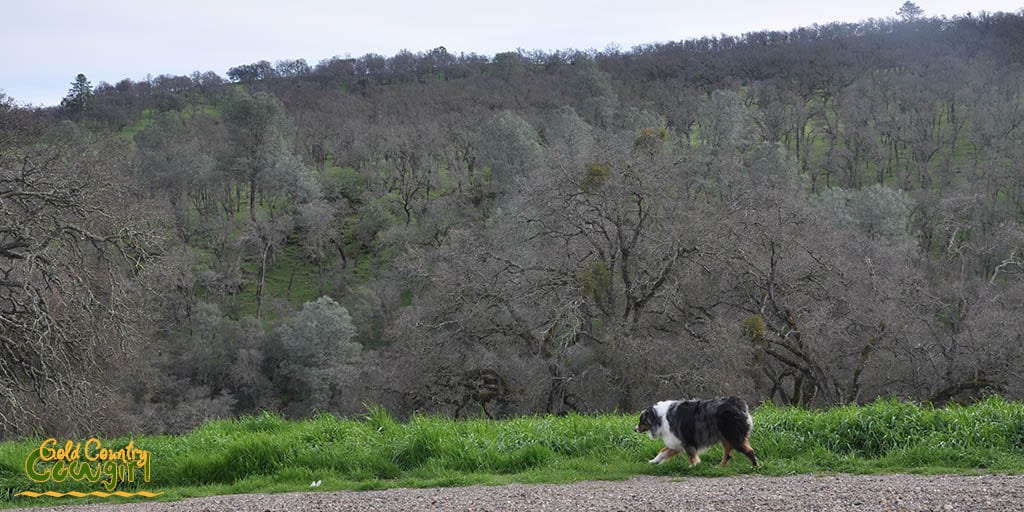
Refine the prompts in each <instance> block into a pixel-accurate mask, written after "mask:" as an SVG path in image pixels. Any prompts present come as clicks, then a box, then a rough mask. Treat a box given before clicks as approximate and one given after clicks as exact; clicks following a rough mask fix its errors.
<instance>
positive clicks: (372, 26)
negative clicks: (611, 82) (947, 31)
mask: <svg viewBox="0 0 1024 512" xmlns="http://www.w3.org/2000/svg"><path fill="white" fill-rule="evenodd" d="M902 1H903V0H891V1H890V0H845V1H835V0H831V1H830V0H824V1H823V0H795V1H769V0H717V1H712V0H676V1H662V0H645V1H623V0H618V1H605V0H586V1H580V0H573V1H565V2H560V1H556V0H518V1H514V2H501V3H500V5H499V4H495V5H487V4H488V2H485V1H445V0H420V1H416V2H407V1H400V2H393V1H372V0H361V1H358V2H351V1H346V0H292V1H288V0H273V1H268V0H244V1H242V0H173V1H171V0H159V1H150V0H74V1H57V0H0V13H2V15H3V17H4V19H5V22H4V24H3V29H2V30H0V47H2V48H3V54H2V56H0V90H2V91H3V92H5V93H6V94H7V95H8V96H11V97H13V98H15V99H16V100H18V101H19V102H21V103H32V104H36V105H53V104H57V103H59V102H60V99H61V98H62V97H64V95H65V94H67V91H68V89H69V87H70V83H71V82H72V81H73V80H74V77H75V75H77V74H78V73H84V74H85V75H86V76H87V77H88V78H89V80H90V81H91V82H92V84H93V85H96V84H98V83H100V82H101V81H106V82H110V83H115V82H117V81H119V80H121V79H122V78H131V79H133V80H144V79H145V78H146V76H147V75H152V76H157V75H161V74H175V75H187V74H190V73H191V72H192V71H197V70H198V71H215V72H216V73H218V74H220V75H221V76H225V74H226V72H227V69H228V68H230V67H233V66H237V65H239V64H248V63H252V62H256V61H258V60H268V61H270V62H276V61H278V60H281V59H298V58H304V59H306V61H307V62H309V63H310V65H315V64H316V63H317V62H318V61H320V60H321V59H324V58H327V57H331V56H333V55H343V56H344V55H346V54H347V55H350V56H352V57H359V56H361V55H363V54H366V53H369V52H373V53H380V54H383V55H386V56H390V55H392V54H394V53H396V52H397V51H399V50H402V49H408V50H410V51H413V52H418V51H423V50H429V49H431V48H435V47H437V46H444V47H446V48H447V49H448V51H449V52H451V53H456V54H457V53H459V52H466V53H469V52H475V53H480V54H485V55H493V54H494V53H496V52H501V51H506V50H515V49H516V48H524V49H527V50H532V49H542V50H554V49H567V48H577V49H588V48H594V49H604V48H606V47H607V46H608V45H609V44H617V45H619V46H620V47H622V48H623V49H629V48H630V47H632V46H634V45H637V44H643V43H652V42H664V41H678V40H682V39H689V38H692V37H699V36H703V35H719V34H730V35H738V34H741V33H743V32H749V31H752V30H761V29H789V28H793V27H798V26H806V25H810V24H813V23H828V22H831V21H860V20H864V19H867V18H885V17H892V16H895V13H896V10H897V9H898V8H899V6H900V4H902ZM916 3H917V4H918V5H919V6H920V7H921V8H922V9H924V11H925V14H926V15H929V16H931V15H946V16H951V15H954V14H963V13H964V12H967V11H972V12H974V13H978V12H981V11H983V10H984V11H989V12H995V11H1007V12H1016V11H1018V10H1020V9H1021V7H1024V5H1022V3H1021V1H1020V0H1018V1H1008V0H972V1H970V2H966V1H962V0H961V1H951V0H918V1H917V2H916Z"/></svg>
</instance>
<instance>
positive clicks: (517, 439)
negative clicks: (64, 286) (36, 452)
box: [0, 398, 1024, 506]
mask: <svg viewBox="0 0 1024 512" xmlns="http://www.w3.org/2000/svg"><path fill="white" fill-rule="evenodd" d="M635 421H636V418H635V417H634V416H633V415H600V416H581V415H568V416H564V417H553V416H533V417H520V418H513V419H508V420H502V421H490V420H484V419H478V420H453V419H450V418H439V417H429V416H415V417H413V418H411V419H410V420H409V421H407V422H404V423H401V422H398V421H396V420H395V419H394V418H392V417H391V416H390V415H389V414H388V413H387V412H386V411H384V410H383V409H380V408H370V410H369V411H368V413H367V414H366V415H365V416H364V417H361V418H357V419H339V418H336V417H334V416H331V415H328V414H323V415H320V416H317V417H316V418H313V419H309V420H305V421H287V420H284V419H281V418H279V417H277V416H274V415H271V414H263V415H260V416H254V417H247V418H241V419H236V420H225V421H214V422H210V423H207V424H206V425H204V426H202V427H200V428H198V429H196V430H195V431H193V432H191V433H189V434H187V435H183V436H145V437H142V438H139V439H136V443H135V444H136V445H137V446H138V447H140V448H143V449H147V450H149V451H150V452H151V453H152V457H153V479H152V481H151V482H149V483H148V484H147V483H142V482H138V481H137V482H135V483H134V484H128V485H127V486H124V487H123V489H125V490H129V491H131V490H136V489H139V490H141V489H146V490H160V491H164V492H165V495H164V497H165V498H172V499H173V498H181V497H184V496H196V495H208V494H220V493H235V492H257V491H260V492H275V491H288V490H308V489H309V484H310V482H312V481H315V480H322V481H323V485H322V486H321V487H319V488H318V489H320V490H327V489H371V488H384V487H393V486H446V485H464V484H471V483H487V484H499V483H506V482H514V481H517V482H568V481H575V480H586V479H622V478H628V477H630V476H634V475H641V474H656V475H673V476H689V475H697V476H719V475H728V474H736V473H757V474H764V475H780V474H792V473H821V472H852V473H875V472H916V473H940V472H979V471H994V472H1005V473H1024V404H1022V403H1016V402H1007V401H1004V400H1002V399H999V398H990V399H988V400H985V401H983V402H980V403H977V404H974V405H972V406H967V407H961V406H952V407H948V408H944V409H933V408H930V407H920V406H916V405H913V404H909V403H904V402H899V401H895V400H881V401H877V402H874V403H872V404H869V405H866V406H860V407H857V406H848V407H841V408H835V409H828V410H804V409H795V408H777V407H773V406H771V405H762V406H761V407H759V408H757V410H756V411H755V412H754V433H753V435H752V437H751V443H752V444H753V446H754V448H755V449H756V450H757V453H758V456H759V458H760V459H761V462H762V465H761V467H759V468H757V469H754V468H752V467H751V466H750V464H749V462H747V461H746V459H744V458H742V457H741V458H739V459H734V460H733V461H732V462H731V463H730V465H729V466H728V467H726V468H719V467H718V466H717V462H718V460H719V459H720V457H721V449H720V448H718V447H716V448H712V449H710V450H709V451H708V452H707V453H705V455H704V457H703V458H704V459H705V462H703V463H702V464H700V465H699V466H697V467H695V468H688V467H687V463H686V460H685V457H678V458H676V459H673V460H671V461H670V462H668V463H665V464H663V465H660V466H652V465H649V464H647V463H646V461H647V460H649V459H650V458H651V457H653V455H654V454H655V453H657V451H658V450H659V449H660V448H661V445H660V442H655V441H651V440H648V439H647V438H646V437H645V436H643V435H639V434H636V433H634V432H633V430H632V428H633V426H634V424H635ZM40 441H41V440H37V439H32V440H23V441H15V442H7V443H3V444H0V506H3V505H6V506H11V505H27V504H32V503H44V502H41V501H39V500H38V499H36V500H29V499H26V498H14V497H13V495H14V494H15V493H17V492H19V491H21V490H29V489H31V490H37V491H43V490H49V489H52V490H58V491H67V490H81V491H85V492H88V491H91V490H96V489H97V486H96V485H94V484H83V483H81V482H72V483H69V482H63V483H60V484H53V483H47V484H46V485H45V486H42V487H40V486H38V485H31V482H29V480H28V479H27V477H26V476H25V475H24V472H23V467H24V461H25V457H26V455H27V454H28V453H29V452H30V451H31V450H33V449H34V448H37V447H38V446H39V442H40ZM121 441H123V442H127V439H122V440H109V441H107V442H106V443H111V444H113V443H117V442H121ZM64 500H65V502H66V500H68V498H64ZM45 503H49V504H52V503H53V500H48V501H45Z"/></svg>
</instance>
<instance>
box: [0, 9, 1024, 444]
mask: <svg viewBox="0 0 1024 512" xmlns="http://www.w3.org/2000/svg"><path fill="white" fill-rule="evenodd" d="M1022 55H1024V16H1022V15H1020V14H1006V13H996V14H989V13H983V14H981V15H964V16H961V17H956V18H953V19H945V18H917V17H908V18H905V19H900V20H896V19H886V20H869V21H865V22H862V23H857V24H830V25H825V26H813V27H804V28H800V29H796V30H792V31H788V32H756V33H749V34H743V35H740V36H722V37H718V38H703V39H697V40H688V41H679V42H670V43H664V44H652V45H648V46H642V47H637V48H633V49H631V50H628V51H623V50H607V51H603V52H595V51H576V50H566V51H555V52H523V51H519V52H507V53H500V54H497V55H494V56H481V55H476V54H466V53H459V54H454V53H449V51H448V50H447V49H446V48H444V47H438V48H435V49H433V50H429V51H424V52H419V53H412V52H400V53H399V54H396V55H394V56H391V57H383V56H380V55H375V54H369V55H366V56H363V57H360V58H354V59H353V58H340V57H339V58H332V59H327V60H324V61H322V62H320V63H318V64H316V65H315V66H311V65H309V64H308V63H306V62H305V61H304V60H302V59H296V60H288V61H281V62H278V63H276V64H271V63H269V62H266V61H260V62H256V63H253V64H245V65H240V66H237V67H234V68H232V69H230V70H229V71H228V73H227V77H226V78H224V77H220V76H218V75H217V74H216V73H213V72H205V73H202V72H196V73H194V74H192V75H191V76H171V75H161V76H158V77H156V78H153V79H152V80H147V81H145V82H133V81H131V80H124V81H121V82H118V83H117V84H113V85H111V84H106V83H101V84H98V85H97V86H96V87H92V86H91V84H89V83H88V79H87V78H86V77H85V76H84V75H80V76H79V78H78V79H76V82H75V83H76V85H75V87H73V88H72V91H71V92H69V97H68V99H67V100H66V101H65V104H64V106H63V107H61V108H54V109H42V110H29V109H26V108H23V107H20V106H19V105H18V104H17V103H16V102H15V101H14V100H12V99H10V98H5V97H3V98H0V212H2V215H0V308H2V309H0V311H2V312H3V323H2V329H3V330H2V331H0V339H2V340H3V344H2V345H0V347H2V350H3V351H5V352H6V355H5V357H3V358H2V359H0V436H3V437H12V436H16V435H23V434H27V433H32V432H39V431H45V432H54V433H56V432H68V433H74V432H106V433H109V434H111V435H116V434H120V433H124V432H129V431H130V432H152V433H161V432H184V431H187V430H189V429H190V428H192V427H194V426H195V425H198V424H201V423H202V422H204V421H206V420H210V419H217V418H231V417H235V416H240V415H246V414H253V413H257V412H259V411H275V412H277V413H280V414H282V415H285V416H287V417H298V418H301V417H308V416H311V415H313V414H315V413H317V412H323V411H330V412H332V413H335V414H339V415H350V414H357V413H360V412H361V411H363V410H364V405H363V404H365V403H375V404H380V405H381V406H383V407H385V408H386V409H387V410H389V411H392V413H393V414H395V415H397V416H398V417H402V418H404V417H407V416H409V415H410V414H413V413H416V412H421V413H422V412H429V413H440V414H446V415H453V416H457V417H459V416H478V415H482V416H492V417H509V416H515V415H521V414H532V413H548V414H565V413H571V412H575V413H597V412H609V411H633V410H637V409H638V408H639V407H641V406H642V405H645V404H647V403H649V402H650V401H651V400H652V399H653V398H660V397H669V396H672V397H677V396H713V395H724V394H736V395H740V396H743V397H745V398H747V399H748V400H750V401H752V402H755V403H756V402H760V401H768V402H774V403H777V404H781V405H799V406H808V407H818V406H831V405H843V404H850V403H865V402H868V401H871V400H873V399H875V398H877V397H881V396H898V397H902V398H907V399H911V400H917V401H931V402H934V403H936V404H940V405H941V404H945V403H947V402H951V401H952V402H956V401H963V402H969V401H972V400H975V399H977V398H978V397H981V396H984V395H987V394H991V393H993V392H996V393H999V394H1001V395H1002V396H1004V397H1007V398H1008V399H1015V400H1016V399H1022V398H1024V377H1022V375H1021V373H1020V371H1019V369H1018V366H1019V365H1018V364H1017V363H1016V362H1017V361H1020V360H1022V359H1024V352H1022V351H1024V338H1022V331H1021V329H1020V327H1019V325H1018V324H1019V320H1020V310H1021V304H1024V226H1022V221H1024V173H1022V172H1021V169H1020V167H1019V165H1018V162H1020V161H1021V159H1022V157H1024V154H1021V148H1024V133H1022V127H1021V125H1022V124H1024V97H1022V93H1024V91H1022V85H1021V84H1024V70H1022V69H1021V63H1022ZM97 410H110V411H117V412H111V413H104V414H98V413H95V411H97Z"/></svg>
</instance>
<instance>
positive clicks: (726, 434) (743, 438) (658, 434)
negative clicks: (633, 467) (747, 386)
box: [636, 396, 757, 467]
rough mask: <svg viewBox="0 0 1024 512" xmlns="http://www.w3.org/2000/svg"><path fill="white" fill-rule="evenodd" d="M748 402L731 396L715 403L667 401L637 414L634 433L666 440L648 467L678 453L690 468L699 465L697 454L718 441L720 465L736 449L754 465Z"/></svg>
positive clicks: (719, 399) (698, 455)
mask: <svg viewBox="0 0 1024 512" xmlns="http://www.w3.org/2000/svg"><path fill="white" fill-rule="evenodd" d="M753 424H754V423H753V420H752V419H751V418H750V411H749V409H748V408H747V403H746V402H744V401H743V400H742V399H740V398H736V397H734V396H731V397H728V398H716V399H714V400H667V401H664V402H658V403H656V404H654V406H652V407H648V408H647V409H644V411H643V412H642V413H640V422H639V423H638V424H637V426H636V431H637V432H647V435H648V436H650V438H651V439H661V440H663V441H665V448H662V450H661V452H659V453H658V456H657V457H655V458H653V459H651V461H650V462H651V464H661V463H662V462H665V461H666V460H668V459H671V458H672V457H675V456H676V455H677V454H678V453H680V452H686V455H687V457H689V459H690V466H691V467H692V466H694V465H696V464H697V463H699V462H700V454H701V452H703V451H704V450H706V449H708V448H709V447H711V446H712V445H714V444H715V443H717V442H721V443H722V448H723V450H724V453H723V454H722V464H721V465H722V466H724V465H726V464H727V463H728V462H729V459H731V458H732V451H733V450H736V451H738V452H740V453H742V454H743V455H746V456H747V458H748V459H750V462H751V464H753V465H754V466H757V456H756V455H754V449H753V448H751V447H750V429H751V428H752V427H753Z"/></svg>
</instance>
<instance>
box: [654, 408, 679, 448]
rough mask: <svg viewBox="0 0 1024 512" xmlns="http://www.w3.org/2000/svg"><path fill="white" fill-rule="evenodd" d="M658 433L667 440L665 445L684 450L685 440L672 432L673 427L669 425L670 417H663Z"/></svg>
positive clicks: (663, 439)
mask: <svg viewBox="0 0 1024 512" xmlns="http://www.w3.org/2000/svg"><path fill="white" fill-rule="evenodd" d="M658 434H660V435H661V439H662V441H665V446H668V447H669V448H671V449H673V450H676V451H682V450H683V442H682V441H681V440H680V439H679V438H678V437H676V435H675V434H673V433H672V429H671V428H669V426H668V418H666V417H664V416H662V417H661V428H660V429H658Z"/></svg>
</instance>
